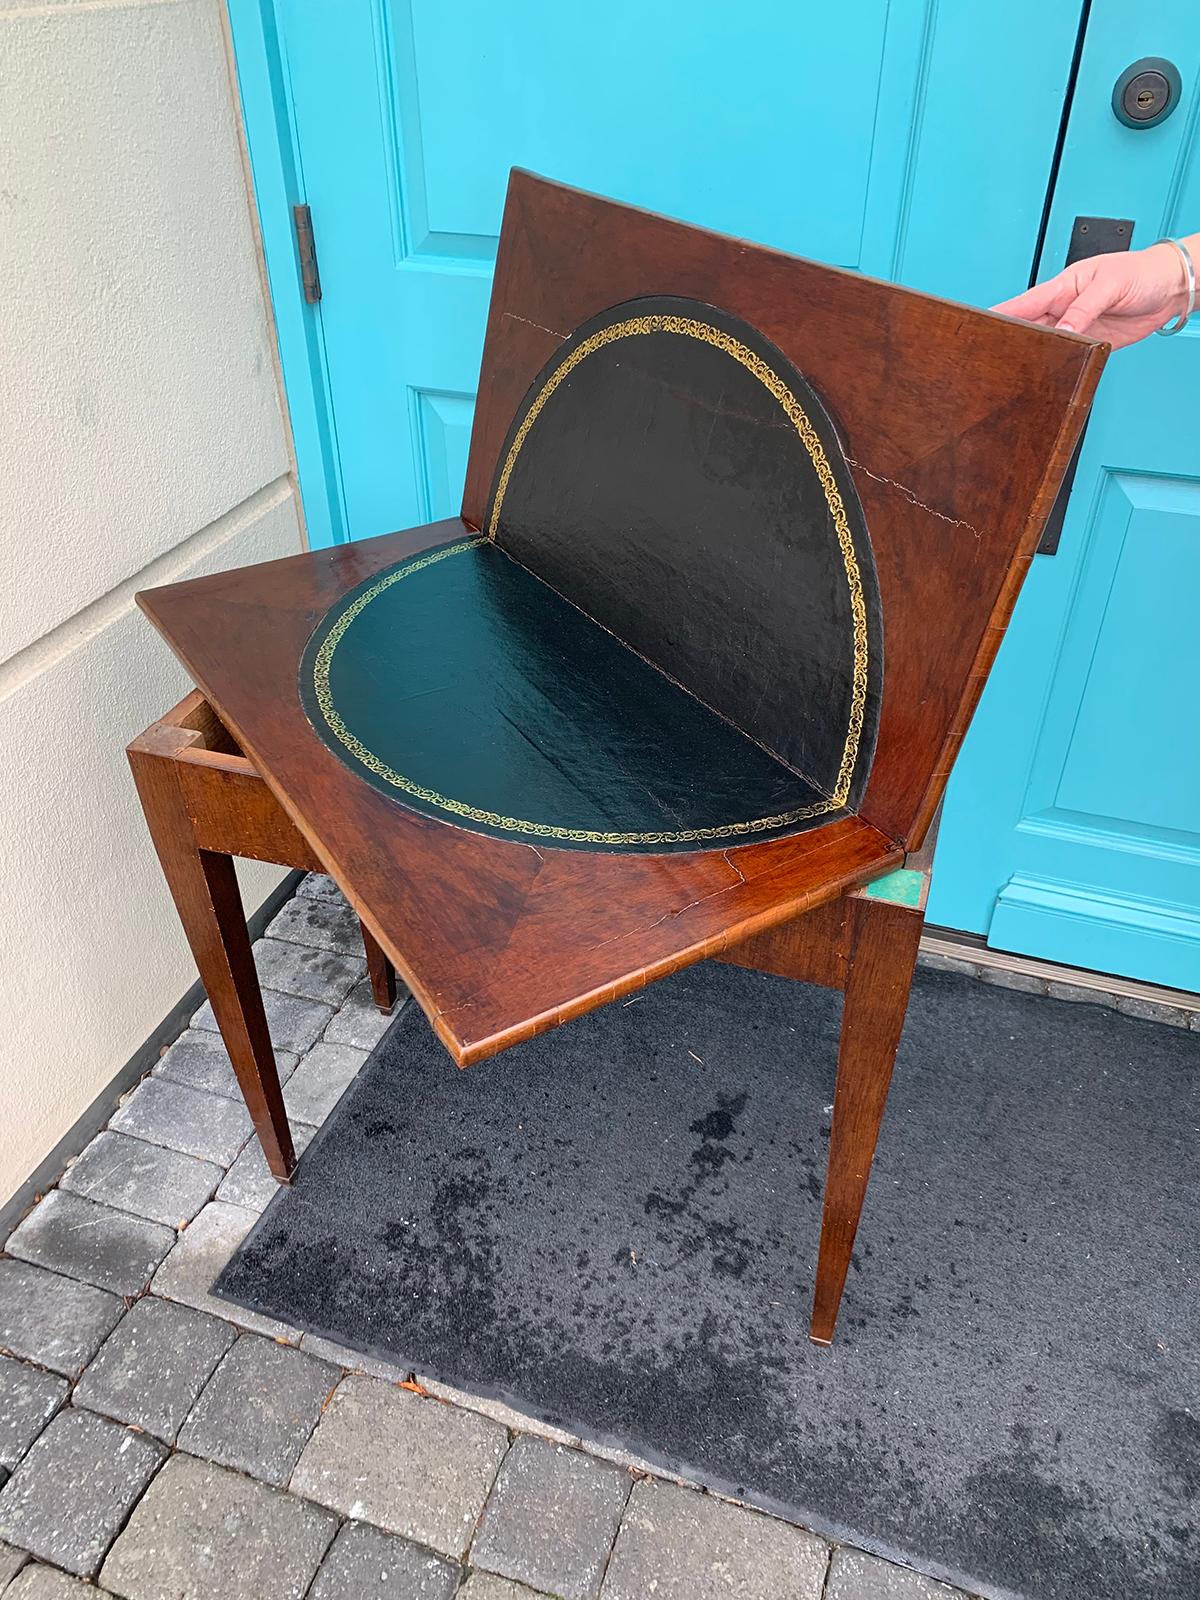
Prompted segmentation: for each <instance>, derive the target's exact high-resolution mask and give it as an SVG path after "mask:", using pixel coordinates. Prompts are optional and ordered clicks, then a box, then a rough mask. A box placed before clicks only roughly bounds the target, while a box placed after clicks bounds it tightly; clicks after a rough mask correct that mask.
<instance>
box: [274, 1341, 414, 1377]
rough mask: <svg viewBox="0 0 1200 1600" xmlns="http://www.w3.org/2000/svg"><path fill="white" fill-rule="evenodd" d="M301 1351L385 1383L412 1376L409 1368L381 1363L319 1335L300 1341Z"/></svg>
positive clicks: (386, 1362) (388, 1362)
mask: <svg viewBox="0 0 1200 1600" xmlns="http://www.w3.org/2000/svg"><path fill="white" fill-rule="evenodd" d="M300 1348H301V1350H306V1351H307V1352H308V1354H309V1355H311V1356H319V1357H320V1358H321V1360H322V1361H332V1362H334V1363H335V1364H336V1365H337V1366H339V1367H348V1368H349V1369H350V1371H351V1372H365V1373H368V1374H369V1375H370V1376H371V1377H372V1378H382V1379H383V1381H384V1383H403V1382H404V1380H405V1379H406V1378H408V1377H410V1376H411V1374H410V1372H409V1370H408V1368H407V1367H398V1366H396V1365H395V1364H394V1363H393V1362H391V1361H379V1360H377V1359H376V1358H375V1357H374V1356H364V1355H363V1354H361V1352H360V1351H358V1350H351V1349H350V1347H349V1346H348V1345H344V1344H335V1343H334V1341H333V1340H332V1339H322V1338H321V1336H320V1334H318V1333H306V1334H305V1335H304V1337H303V1338H302V1339H301V1340H300Z"/></svg>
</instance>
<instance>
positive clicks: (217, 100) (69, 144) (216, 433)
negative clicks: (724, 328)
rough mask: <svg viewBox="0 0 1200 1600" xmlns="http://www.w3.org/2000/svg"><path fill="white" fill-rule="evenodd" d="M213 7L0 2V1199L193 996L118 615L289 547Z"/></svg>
mask: <svg viewBox="0 0 1200 1600" xmlns="http://www.w3.org/2000/svg"><path fill="white" fill-rule="evenodd" d="M219 6H220V0H57V3H54V4H45V3H29V4H21V3H19V0H18V3H16V4H14V3H13V0H0V84H3V95H2V96H0V441H2V444H0V486H2V487H0V503H2V505H3V516H2V519H0V557H2V561H3V582H2V583H0V1201H2V1200H3V1199H4V1198H5V1197H6V1196H8V1195H9V1194H11V1193H12V1192H13V1191H14V1190H15V1189H16V1187H17V1186H18V1185H19V1184H20V1183H21V1182H22V1180H23V1179H24V1178H25V1177H26V1176H27V1175H28V1173H29V1172H30V1171H31V1170H32V1169H33V1168H34V1167H35V1166H36V1165H37V1164H38V1162H39V1161H40V1160H41V1159H42V1157H43V1156H44V1155H45V1154H46V1153H47V1152H48V1151H49V1150H50V1149H52V1148H53V1146H54V1145H55V1144H56V1143H57V1141H58V1140H59V1139H60V1138H61V1137H62V1136H63V1134H64V1133H65V1132H66V1131H67V1130H68V1128H69V1127H70V1126H71V1124H72V1122H74V1121H75V1119H76V1118H77V1117H78V1116H79V1115H80V1114H81V1113H82V1112H83V1111H84V1110H85V1109H86V1107H87V1106H88V1105H89V1104H90V1102H91V1101H92V1100H93V1099H94V1098H95V1097H96V1096H97V1095H98V1094H99V1093H100V1092H101V1090H102V1089H103V1088H104V1086H105V1084H106V1083H108V1082H109V1080H110V1079H111V1078H112V1077H113V1075H114V1074H115V1073H116V1072H117V1071H118V1070H119V1069H120V1068H121V1067H122V1066H123V1065H124V1063H125V1062H126V1061H127V1060H128V1059H129V1057H130V1056H131V1055H132V1054H133V1053H134V1051H135V1050H136V1049H137V1048H138V1046H139V1045H140V1044H141V1043H142V1041H143V1040H145V1039H146V1038H147V1037H148V1036H149V1035H150V1034H151V1033H152V1032H153V1030H154V1028H155V1026H156V1025H157V1024H158V1023H159V1022H160V1020H161V1019H162V1017H163V1016H164V1015H165V1014H166V1013H167V1012H168V1011H169V1010H170V1008H171V1007H172V1005H173V1004H174V1003H175V1002H176V1001H177V1000H178V998H179V997H180V996H181V995H182V994H183V992H184V991H185V990H186V989H187V988H188V986H189V985H190V984H191V983H193V982H194V981H195V968H194V966H193V965H192V963H191V960H190V957H189V955H188V952H187V948H186V946H185V944H184V942H183V938H182V935H181V933H180V931H179V927H178V923H177V921H176V919H175V916H174V913H173V911H172V908H171V906H170V902H169V900H168V897H167V893H166V889H165V887H164V885H163V882H162V878H161V874H160V872H159V869H158V865H157V862H156V860H155V859H154V856H153V853H152V851H151V848H150V845H149V841H148V838H147V836H146V832H145V826H144V824H143V821H142V817H141V813H140V810H139V807H138V804H137V800H136V797H135V795H134V791H133V787H132V783H131V781H130V778H129V773H128V769H127V767H126V764H125V757H124V750H123V747H124V745H125V743H126V742H127V740H129V739H130V738H131V737H132V736H133V735H134V734H136V733H138V732H139V731H140V730H141V729H142V728H143V727H144V726H145V725H146V724H147V723H149V722H151V721H152V720H153V719H154V718H155V717H156V716H157V715H159V714H160V713H161V712H162V711H163V710H164V709H166V708H167V707H169V706H170V705H172V704H173V703H174V702H175V700H177V699H178V698H179V697H180V696H181V695H182V694H183V693H184V692H185V690H186V689H187V688H188V687H190V685H189V684H188V683H187V681H186V679H185V677H184V675H183V673H182V671H181V670H180V668H179V667H178V666H177V665H176V664H175V662H174V660H173V658H172V657H171V656H170V654H169V652H168V651H167V649H166V647H165V646H164V645H162V644H161V643H160V642H159V640H158V638H157V636H156V635H155V634H154V633H153V631H152V629H151V628H150V626H149V624H148V623H146V622H145V621H144V620H143V619H142V617H141V615H140V613H139V612H137V610H136V608H135V607H134V604H133V595H134V592H135V591H136V590H137V589H139V588H142V587H145V586H147V585H150V584H155V583H167V582H173V581H175V580H177V579H180V578H184V577H187V576H189V575H191V574H193V573H200V572H206V571H212V570H214V569H216V568H219V567H228V566H235V565H240V564H242V563H245V562H248V561H258V560H264V559H267V558H268V557H271V556H276V555H281V554H285V553H287V552H289V551H291V550H294V549H296V548H297V547H298V546H299V544H300V542H301V534H300V523H299V514H298V508H297V503H296V497H295V491H294V487H293V479H292V473H291V463H290V458H289V449H288V442H287V435H286V429H285V424H284V421H283V417H282V414H281V407H280V400H279V396H278V392H277V386H276V378H275V364H274V359H273V354H272V334H271V331H270V327H269V322H268V315H267V311H266V308H265V305H264V296H263V291H262V287H261V283H260V276H259V267H258V260H257V255H256V245H255V239H254V234H253V228H252V221H251V214H250V202H249V198H248V195H247V190H246V182H245V176H244V169H243V164H242V158H241V151H240V145H239V133H238V128H237V122H236V112H235V103H234V95H233V90H232V86H231V81H230V70H229V65H228V58H227V53H226V45H225V37H224V32H223V20H222V13H221V11H220V9H219ZM278 876H279V874H278V873H277V872H276V871H275V870H274V869H267V868H258V869H253V870H251V871H249V872H248V873H247V874H246V876H245V877H244V878H243V886H244V889H245V893H246V901H247V906H248V907H252V906H254V905H256V904H258V903H259V902H261V900H262V898H263V897H264V896H265V894H266V893H267V892H268V891H269V889H270V888H271V887H272V886H273V884H274V883H275V882H276V881H277V880H278Z"/></svg>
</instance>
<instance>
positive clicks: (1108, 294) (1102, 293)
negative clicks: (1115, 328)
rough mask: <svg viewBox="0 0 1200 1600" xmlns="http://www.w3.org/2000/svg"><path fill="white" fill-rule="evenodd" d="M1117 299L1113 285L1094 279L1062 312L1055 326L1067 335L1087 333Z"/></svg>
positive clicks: (1084, 286) (1097, 278) (1085, 285)
mask: <svg viewBox="0 0 1200 1600" xmlns="http://www.w3.org/2000/svg"><path fill="white" fill-rule="evenodd" d="M1115 298H1116V294H1115V292H1114V286H1113V285H1112V284H1111V283H1109V282H1107V281H1106V280H1104V279H1102V278H1100V277H1095V278H1092V279H1091V281H1090V282H1088V283H1085V284H1084V285H1083V287H1082V288H1081V289H1080V291H1079V293H1078V294H1077V295H1076V296H1075V298H1074V299H1073V300H1072V301H1071V303H1070V305H1068V306H1067V307H1066V308H1065V309H1064V310H1063V311H1062V312H1061V314H1060V315H1059V318H1058V321H1057V322H1056V323H1055V324H1054V325H1055V327H1056V328H1062V329H1063V330H1064V331H1065V332H1067V333H1086V332H1087V331H1088V329H1089V328H1090V327H1091V326H1092V324H1093V323H1094V322H1095V321H1096V320H1097V318H1099V317H1102V316H1103V315H1104V313H1105V312H1106V311H1110V310H1111V309H1112V306H1113V302H1114V300H1115Z"/></svg>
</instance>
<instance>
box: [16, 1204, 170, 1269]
mask: <svg viewBox="0 0 1200 1600" xmlns="http://www.w3.org/2000/svg"><path fill="white" fill-rule="evenodd" d="M174 1243H175V1230H174V1228H166V1227H164V1226H163V1224H162V1223H161V1222H149V1221H147V1219H146V1218H145V1217H132V1216H130V1214H129V1213H128V1212H127V1211H115V1210H114V1209H113V1207H112V1206H102V1205H99V1204H98V1203H97V1202H96V1201H95V1200H85V1199H84V1198H83V1196H82V1195H78V1194H70V1193H68V1192H67V1191H66V1190H65V1189H52V1190H51V1191H50V1193H49V1194H48V1195H46V1197H45V1198H44V1199H43V1200H42V1201H40V1202H39V1203H38V1204H37V1205H36V1206H34V1208H33V1210H32V1211H31V1212H30V1213H29V1215H28V1216H27V1217H26V1218H25V1220H24V1222H22V1224H21V1226H20V1227H19V1228H18V1229H17V1231H16V1232H15V1233H14V1234H13V1235H12V1237H11V1238H10V1239H9V1241H8V1244H7V1245H6V1246H5V1248H6V1249H7V1251H8V1253H9V1255H12V1256H16V1258H17V1259H18V1261H32V1262H34V1263H35V1264H36V1265H37V1266H39V1267H48V1268H49V1269H50V1271H51V1272H61V1273H62V1274H63V1276H64V1277H67V1278H78V1279H80V1281H81V1282H83V1283H91V1284H95V1286H96V1288H98V1289H111V1290H112V1291H113V1293H114V1294H123V1295H132V1294H141V1292H142V1290H143V1289H144V1288H145V1287H146V1285H147V1284H148V1283H149V1282H150V1275H151V1273H152V1272H153V1271H154V1269H155V1267H157V1266H158V1263H159V1262H160V1261H161V1260H162V1258H163V1257H164V1256H165V1255H166V1253H167V1251H168V1250H169V1249H170V1248H171V1246H172V1245H173V1244H174Z"/></svg>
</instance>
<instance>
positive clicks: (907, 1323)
mask: <svg viewBox="0 0 1200 1600" xmlns="http://www.w3.org/2000/svg"><path fill="white" fill-rule="evenodd" d="M839 1007H840V1000H839V998H838V997H837V996H836V995H833V994H829V993H826V992H824V991H821V990H816V989H809V988H806V987H804V986H802V985H799V984H793V983H789V982H787V981H784V980H781V979H775V978H768V977H765V976H762V975H760V974H757V973H750V972H743V971H740V970H738V969H735V968H731V967H722V966H719V965H716V964H711V963H710V964H706V965H704V966H701V967H696V968H693V969H692V970H690V971H688V972H684V973H680V974H677V975H676V976H675V977H673V978H670V979H668V980H666V981H665V982H663V983H660V984H656V985H654V986H653V987H652V988H651V989H649V990H647V991H646V992H645V993H644V994H643V995H642V996H641V997H639V998H638V999H637V1000H636V1001H628V1002H626V1003H625V1004H623V1005H622V1004H619V1003H618V1004H616V1005H613V1006H609V1007H607V1008H605V1009H604V1010H602V1011H599V1012H596V1013H594V1014H593V1015H591V1016H589V1017H585V1018H583V1019H581V1020H579V1021H576V1022H573V1023H571V1024H569V1025H568V1026H567V1027H565V1028H562V1029H560V1030H559V1031H557V1032H555V1033H552V1034H549V1035H547V1036H546V1037H545V1038H542V1039H538V1040H534V1041H532V1042H531V1043H529V1044H526V1045H522V1046H519V1047H518V1048H516V1049H514V1050H512V1051H510V1052H508V1053H507V1054H505V1055H503V1056H501V1057H499V1058H498V1059H496V1060H495V1061H492V1062H489V1063H487V1064H486V1065H483V1066H480V1067H475V1068H473V1069H472V1070H471V1071H469V1072H459V1071H457V1070H455V1068H454V1067H452V1066H451V1064H450V1062H449V1060H448V1059H447V1057H446V1055H445V1053H444V1052H443V1050H442V1047H441V1046H440V1045H439V1044H438V1043H436V1041H435V1040H434V1038H433V1036H432V1034H431V1033H430V1031H429V1028H428V1026H427V1024H426V1022H425V1020H424V1018H423V1017H422V1016H421V1014H420V1013H419V1012H418V1011H417V1009H416V1007H415V1006H411V1005H410V1006H409V1007H408V1008H407V1010H406V1011H405V1012H404V1013H403V1014H402V1015H401V1017H400V1018H399V1020H398V1021H397V1023H396V1024H395V1025H394V1026H393V1028H392V1029H391V1031H390V1032H389V1033H388V1035H387V1037H386V1038H385V1039H384V1040H383V1042H382V1043H381V1044H380V1045H379V1047H378V1048H377V1049H376V1051H375V1053H374V1055H373V1057H372V1058H371V1060H370V1062H369V1063H368V1064H367V1066H366V1067H365V1068H364V1070H363V1072H362V1074H361V1075H360V1077H359V1079H358V1081H357V1082H356V1083H355V1084H354V1086H353V1087H352V1088H351V1089H350V1090H349V1092H348V1093H347V1094H346V1096H345V1098H344V1099H343V1101H342V1102H341V1104H340V1106H339V1107H338V1109H337V1111H336V1112H335V1114H334V1116H333V1117H332V1118H331V1119H330V1121H329V1122H328V1123H327V1125H326V1126H325V1128H324V1129H323V1130H322V1132H321V1134H320V1135H319V1136H318V1137H317V1139H315V1140H314V1141H313V1143H312V1145H311V1146H310V1147H309V1149H308V1151H307V1153H306V1154H305V1156H304V1158H303V1160H302V1162H301V1164H300V1169H299V1173H298V1175H297V1179H296V1183H295V1186H294V1188H292V1189H290V1190H283V1191H281V1192H280V1194H279V1195H278V1196H277V1197H276V1198H275V1199H274V1200H273V1201H272V1203H271V1205H270V1206H269V1208H268V1209H267V1211H266V1213H265V1214H264V1216H263V1217H262V1219H261V1220H260V1222H259V1223H258V1225H257V1226H256V1227H255V1228H254V1230H253V1232H252V1233H251V1234H250V1236H249V1237H248V1239H247V1240H246V1242H245V1244H244V1245H243V1246H242V1248H241V1250H240V1251H239V1252H238V1254H237V1255H236V1256H235V1257H234V1259H233V1261H232V1262H231V1263H230V1265H229V1267H227V1268H226V1271H225V1273H224V1275H223V1276H222V1279H221V1281H220V1285H219V1291H218V1292H220V1293H222V1294H224V1295H226V1296H227V1297H229V1298H232V1299H235V1300H237V1301H239V1302H240V1303H242V1304H244V1305H246V1306H249V1307H252V1308H253V1309H254V1310H256V1311H260V1312H265V1313H267V1314H268V1315H270V1316H272V1317H278V1318H282V1319H283V1320H284V1321H286V1322H289V1323H292V1324H295V1325H299V1326H301V1327H304V1328H310V1329H314V1330H316V1331H317V1332H319V1333H321V1334H324V1335H326V1336H328V1337H330V1338H334V1339H337V1340H340V1341H341V1342H343V1343H345V1344H349V1345H352V1346H354V1347H356V1348H358V1349H360V1350H363V1351H366V1352H369V1353H373V1354H376V1355H385V1356H387V1357H388V1358H390V1359H392V1360H394V1361H396V1362H398V1363H401V1364H403V1365H405V1366H411V1367H412V1368H413V1369H414V1370H416V1371H417V1372H418V1373H424V1374H428V1375H430V1376H433V1377H436V1378H439V1379H442V1380H443V1381H445V1382H448V1383H452V1384H454V1385H456V1386H458V1387H460V1388H464V1389H468V1390H472V1391H474V1392H476V1393H479V1394H486V1395H489V1396H492V1397H498V1398H501V1399H504V1400H507V1401H510V1402H511V1403H513V1404H515V1405H516V1406H517V1407H518V1408H520V1409H522V1410H524V1411H526V1412H527V1413H533V1414H536V1415H539V1416H541V1417H542V1418H543V1419H545V1420H547V1421H549V1422H553V1423H557V1424H559V1425H560V1426H563V1427H566V1428H569V1429H571V1430H572V1431H574V1432H576V1433H579V1434H582V1435H584V1436H586V1437H589V1438H592V1439H596V1440H600V1441H604V1442H608V1443H614V1442H619V1443H621V1444H623V1445H624V1446H626V1447H627V1448H628V1449H630V1450H632V1451H635V1452H636V1453H637V1454H639V1455H641V1456H643V1457H646V1458H648V1459H649V1460H651V1461H653V1462H656V1463H658V1464H660V1465H661V1466H662V1467H663V1468H664V1469H668V1470H673V1471H676V1472H678V1473H680V1474H681V1475H685V1476H687V1477H689V1478H692V1479H695V1480H697V1481H699V1482H701V1483H704V1484H707V1485H709V1486H710V1487H713V1488H715V1489H718V1490H723V1491H726V1492H730V1493H732V1494H734V1495H736V1496H737V1497H738V1498H741V1499H745V1500H749V1501H751V1502H753V1503H755V1504H758V1505H761V1506H763V1507H764V1508H766V1509H768V1510H774V1511H778V1512H782V1513H783V1514H784V1515H786V1516H788V1517H789V1518H791V1519H792V1520H794V1521H798V1522H801V1523H803V1524H805V1525H807V1526H809V1527H812V1528H815V1529H816V1530H817V1531H818V1532H823V1533H827V1534H829V1535H831V1536H833V1537H835V1538H844V1539H846V1540H848V1541H851V1542H854V1543H857V1544H861V1545H864V1546H866V1547H867V1548H869V1549H871V1550H874V1551H876V1552H877V1553H879V1554H882V1555H888V1556H891V1557H893V1558H894V1559H900V1560H904V1561H907V1562H909V1563H911V1564H912V1565H915V1566H917V1567H920V1568H922V1569H924V1570H925V1571H928V1572H931V1573H933V1574H935V1575H937V1576H942V1577H945V1578H948V1579H950V1580H951V1581H954V1582H958V1583H961V1584H963V1585H964V1586H965V1587H966V1588H968V1589H970V1590H972V1591H973V1592H977V1593H982V1594H986V1595H988V1596H1008V1595H1020V1596H1022V1597H1026V1600H1035V1597H1036V1600H1131V1597H1132V1596H1135V1595H1138V1596H1141V1595H1154V1596H1155V1597H1157V1600H1196V1597H1197V1596H1198V1595H1200V1350H1198V1344H1200V1293H1198V1291H1197V1274H1196V1259H1197V1253H1198V1252H1197V1231H1198V1230H1197V1222H1198V1207H1197V1199H1198V1191H1200V1184H1198V1182H1197V1156H1198V1154H1200V1137H1198V1134H1197V1125H1198V1123H1200V1071H1198V1069H1200V1060H1198V1055H1200V1038H1198V1037H1197V1036H1196V1035H1195V1034H1192V1033H1188V1032H1186V1031H1185V1030H1182V1029H1177V1028H1168V1027H1162V1026H1158V1025H1154V1024H1151V1023H1143V1022H1137V1021H1133V1020H1130V1019H1127V1018H1125V1017H1122V1016H1118V1015H1116V1014H1114V1013H1112V1012H1109V1011H1106V1010H1103V1009H1101V1008H1099V1007H1095V1006H1087V1005H1075V1004H1069V1003H1061V1002H1056V1001H1051V1000H1046V999H1041V998H1038V997H1035V996H1028V995H1022V994H1016V993H1012V992H1009V991H1006V990H1002V989H996V988H990V987H985V986H983V985H980V984H976V983H973V982H972V981H970V980H968V979H965V978H960V977H958V976H956V975H951V974H946V973H921V974H919V975H918V981H917V983H916V985H915V987H914V990H913V996H912V1004H911V1008H910V1013H909V1019H908V1023H907V1025H906V1028H905V1032H904V1040H903V1044H902V1046H901V1051H900V1059H899V1063H898V1066H897V1070H896V1077H895V1081H894V1085H893V1089H892V1097H891V1102H890V1105H889V1108H888V1113H887V1119H886V1122H885V1126H884V1130H883V1136H882V1139H881V1143H880V1150H879V1156H878V1160H877V1162H876V1169H875V1175H874V1178H873V1180H872V1186H871V1191H870V1194H869V1196H868V1200H867V1207H866V1211H865V1213H864V1217H863V1222H862V1227H861V1229H860V1233H859V1243H858V1249H857V1252H856V1258H855V1270H853V1271H852V1272H851V1274H850V1281H849V1284H848V1286H847V1290H846V1298H845V1301H844V1303H843V1308H842V1315H841V1321H840V1323H839V1325H838V1334H837V1340H836V1342H835V1344H834V1345H833V1347H832V1348H831V1349H820V1348H817V1347H816V1346H813V1345H811V1344H810V1343H809V1342H808V1339H807V1337H806V1330H807V1326H808V1312H809V1301H810V1296H811V1292H812V1281H813V1266H814V1259H815V1251H816V1239H817V1230H818V1225H819V1220H820V1199H821V1184H822V1176H823V1172H824V1165H825V1148H826V1139H827V1137H828V1119H829V1109H830V1102H831V1100H832V1086H833V1071H834V1060H835V1055H836V1048H837V1028H838V1018H839Z"/></svg>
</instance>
